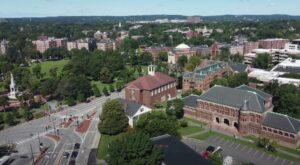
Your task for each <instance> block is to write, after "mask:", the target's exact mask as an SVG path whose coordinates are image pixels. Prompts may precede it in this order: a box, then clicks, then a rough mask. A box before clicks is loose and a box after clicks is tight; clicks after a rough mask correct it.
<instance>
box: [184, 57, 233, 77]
mask: <svg viewBox="0 0 300 165" xmlns="http://www.w3.org/2000/svg"><path fill="white" fill-rule="evenodd" d="M227 66H228V65H227V64H226V63H224V62H219V61H208V63H207V64H206V65H205V66H204V67H201V68H199V67H197V68H196V69H195V70H194V71H193V72H185V73H184V74H183V79H192V80H204V79H205V77H206V76H207V75H209V74H212V73H215V72H217V71H220V70H224V69H226V67H227Z"/></svg>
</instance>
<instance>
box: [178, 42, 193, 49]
mask: <svg viewBox="0 0 300 165" xmlns="http://www.w3.org/2000/svg"><path fill="white" fill-rule="evenodd" d="M175 49H190V47H189V46H188V45H186V44H184V43H182V44H179V45H178V46H176V48H175Z"/></svg>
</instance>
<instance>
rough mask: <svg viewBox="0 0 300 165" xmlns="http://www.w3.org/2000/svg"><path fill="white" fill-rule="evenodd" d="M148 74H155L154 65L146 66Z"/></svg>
mask: <svg viewBox="0 0 300 165" xmlns="http://www.w3.org/2000/svg"><path fill="white" fill-rule="evenodd" d="M148 74H149V75H151V76H154V75H155V65H149V66H148Z"/></svg>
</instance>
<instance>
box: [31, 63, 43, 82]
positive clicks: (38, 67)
mask: <svg viewBox="0 0 300 165" xmlns="http://www.w3.org/2000/svg"><path fill="white" fill-rule="evenodd" d="M32 72H33V74H34V75H35V77H36V78H38V79H40V78H43V74H42V67H41V65H40V64H37V65H35V66H34V67H33V68H32Z"/></svg>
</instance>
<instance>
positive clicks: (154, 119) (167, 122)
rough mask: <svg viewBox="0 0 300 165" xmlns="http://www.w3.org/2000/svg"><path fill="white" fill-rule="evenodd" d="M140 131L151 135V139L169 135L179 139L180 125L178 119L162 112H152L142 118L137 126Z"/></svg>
mask: <svg viewBox="0 0 300 165" xmlns="http://www.w3.org/2000/svg"><path fill="white" fill-rule="evenodd" d="M135 127H136V129H137V130H138V131H142V132H144V133H146V134H149V135H150V137H155V136H160V135H164V134H169V135H173V136H177V137H179V136H180V134H179V132H178V129H179V124H178V122H177V119H176V117H173V116H168V115H166V114H165V113H162V112H152V113H149V114H146V115H144V116H142V117H141V118H140V119H139V120H138V121H137V123H136V125H135Z"/></svg>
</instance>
